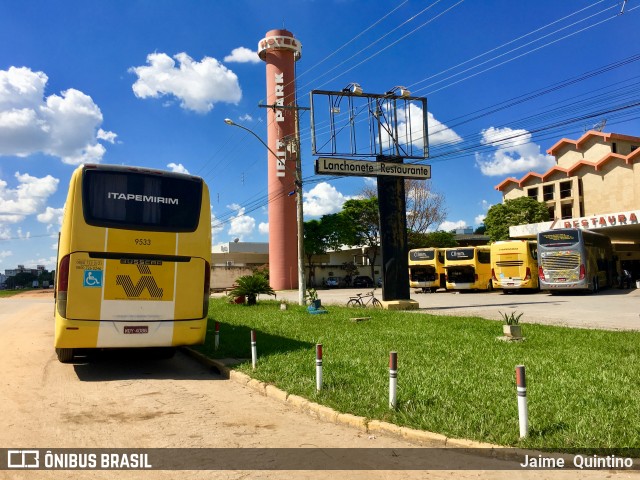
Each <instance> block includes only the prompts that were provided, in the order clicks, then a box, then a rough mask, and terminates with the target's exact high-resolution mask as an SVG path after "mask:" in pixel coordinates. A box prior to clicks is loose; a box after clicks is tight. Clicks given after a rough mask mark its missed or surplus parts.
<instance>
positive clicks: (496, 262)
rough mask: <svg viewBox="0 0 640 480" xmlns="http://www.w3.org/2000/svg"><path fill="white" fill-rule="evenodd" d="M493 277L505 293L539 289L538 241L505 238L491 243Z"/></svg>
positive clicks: (496, 284)
mask: <svg viewBox="0 0 640 480" xmlns="http://www.w3.org/2000/svg"><path fill="white" fill-rule="evenodd" d="M491 278H492V279H493V286H494V288H501V289H502V291H503V293H510V292H513V291H514V290H538V289H539V288H540V285H539V282H538V243H537V242H535V241H531V240H505V241H500V242H495V243H493V244H491Z"/></svg>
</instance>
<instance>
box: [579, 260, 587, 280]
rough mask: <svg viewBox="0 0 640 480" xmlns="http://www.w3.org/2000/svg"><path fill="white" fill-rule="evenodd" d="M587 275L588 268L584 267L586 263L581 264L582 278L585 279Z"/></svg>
mask: <svg viewBox="0 0 640 480" xmlns="http://www.w3.org/2000/svg"><path fill="white" fill-rule="evenodd" d="M586 276H587V269H586V268H584V263H581V264H580V280H584V277H586Z"/></svg>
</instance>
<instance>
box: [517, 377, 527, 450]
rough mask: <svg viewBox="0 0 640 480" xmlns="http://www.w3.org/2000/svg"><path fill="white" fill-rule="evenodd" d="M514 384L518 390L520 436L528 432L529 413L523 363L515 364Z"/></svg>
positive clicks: (524, 435)
mask: <svg viewBox="0 0 640 480" xmlns="http://www.w3.org/2000/svg"><path fill="white" fill-rule="evenodd" d="M516 385H517V390H518V419H519V422H520V438H524V437H526V436H527V435H528V433H529V413H528V412H527V380H526V378H525V372H524V365H518V366H516Z"/></svg>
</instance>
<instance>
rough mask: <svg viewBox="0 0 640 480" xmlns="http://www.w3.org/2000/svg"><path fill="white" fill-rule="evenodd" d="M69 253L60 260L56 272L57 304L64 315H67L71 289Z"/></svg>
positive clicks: (59, 311)
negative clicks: (68, 295)
mask: <svg viewBox="0 0 640 480" xmlns="http://www.w3.org/2000/svg"><path fill="white" fill-rule="evenodd" d="M69 258H70V257H69V255H65V256H64V257H62V260H60V264H59V265H58V271H57V272H56V279H57V282H58V283H57V287H56V306H57V309H58V313H59V314H60V316H62V317H66V316H67V290H69Z"/></svg>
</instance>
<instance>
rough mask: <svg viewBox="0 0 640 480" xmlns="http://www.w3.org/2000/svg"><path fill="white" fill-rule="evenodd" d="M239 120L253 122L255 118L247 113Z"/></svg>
mask: <svg viewBox="0 0 640 480" xmlns="http://www.w3.org/2000/svg"><path fill="white" fill-rule="evenodd" d="M239 120H241V121H243V122H253V117H252V116H251V115H249V114H248V113H245V114H244V115H242V116H241V117H240V118H239Z"/></svg>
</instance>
